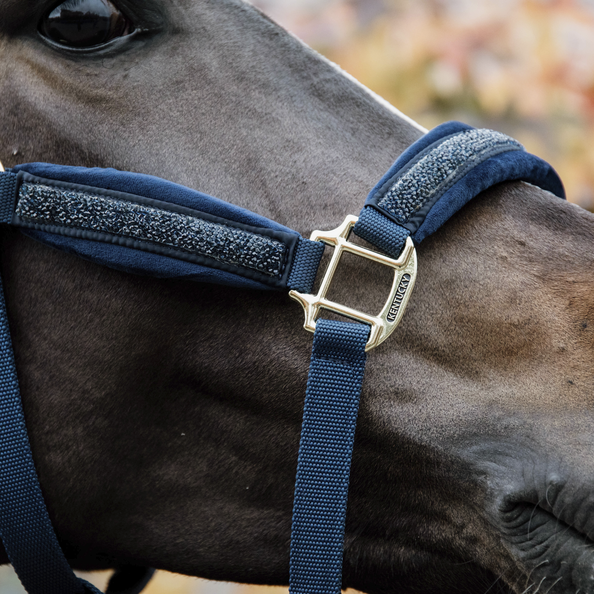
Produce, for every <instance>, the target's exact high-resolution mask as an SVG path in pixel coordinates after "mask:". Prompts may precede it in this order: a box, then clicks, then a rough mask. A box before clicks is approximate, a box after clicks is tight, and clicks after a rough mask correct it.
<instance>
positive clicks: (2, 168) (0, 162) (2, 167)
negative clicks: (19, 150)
mask: <svg viewBox="0 0 594 594" xmlns="http://www.w3.org/2000/svg"><path fill="white" fill-rule="evenodd" d="M0 171H4V166H3V165H2V161H0Z"/></svg>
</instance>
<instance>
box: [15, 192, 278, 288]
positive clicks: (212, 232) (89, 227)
mask: <svg viewBox="0 0 594 594" xmlns="http://www.w3.org/2000/svg"><path fill="white" fill-rule="evenodd" d="M16 214H17V215H18V216H19V217H20V218H21V220H23V221H24V222H27V223H33V224H39V225H55V226H58V227H69V228H73V229H82V230H86V231H95V232H98V233H108V234H110V235H116V236H120V237H127V238H131V239H135V240H139V241H146V242H149V243H151V244H157V245H164V246H168V247H171V248H175V249H178V250H181V251H183V252H187V253H190V254H197V255H200V256H206V257H208V258H213V259H214V260H216V261H218V262H222V263H225V264H231V265H236V266H243V267H245V268H250V269H252V270H257V271H258V272H261V273H263V274H266V275H268V276H279V275H280V274H281V272H282V269H283V264H284V261H285V252H286V250H287V248H286V246H285V245H284V244H283V243H282V242H280V241H277V240H275V239H272V238H270V237H266V236H264V235H259V234H257V233H251V232H249V231H244V230H243V229H237V228H235V227H231V226H229V227H227V226H226V225H221V224H218V223H214V222H211V221H207V220H203V219H199V218H197V217H193V216H190V215H186V214H180V213H176V212H171V211H168V210H161V209H158V208H153V207H150V206H146V205H142V204H136V203H134V202H127V201H125V200H118V199H116V198H110V197H106V196H98V195H93V194H88V193H86V192H79V191H74V190H66V189H63V188H57V187H53V186H48V185H44V184H33V183H27V182H25V183H23V184H22V185H21V187H20V189H19V198H18V202H17V206H16Z"/></svg>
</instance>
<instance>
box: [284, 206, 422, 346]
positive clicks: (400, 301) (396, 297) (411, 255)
mask: <svg viewBox="0 0 594 594" xmlns="http://www.w3.org/2000/svg"><path fill="white" fill-rule="evenodd" d="M357 220H358V218H357V217H356V216H353V215H349V216H347V218H346V219H345V220H344V222H343V223H342V225H340V227H337V228H336V229H333V230H332V231H314V232H313V233H312V234H311V237H310V239H311V240H312V241H322V242H323V243H326V244H328V245H332V246H334V248H335V249H334V254H332V259H331V260H330V264H328V268H327V270H326V274H325V275H324V279H323V280H322V284H321V285H320V290H319V291H318V294H317V295H310V294H307V293H299V292H298V291H290V292H289V295H290V296H291V297H292V298H293V299H295V300H296V301H299V303H301V305H302V306H303V309H304V310H305V324H304V325H303V327H304V328H305V329H306V330H308V331H309V332H315V329H316V319H317V318H318V316H319V314H320V310H321V309H326V310H329V311H333V312H335V313H338V314H340V315H343V316H346V317H348V318H351V319H353V320H357V321H359V322H363V323H365V324H369V325H370V326H371V332H370V333H369V340H368V341H367V346H366V347H365V350H366V351H369V350H370V349H372V348H373V347H376V346H377V345H378V344H380V343H381V342H383V341H384V340H386V338H388V336H390V334H392V332H393V331H394V330H395V328H396V326H397V325H398V323H399V322H400V320H401V318H402V315H403V314H404V310H405V309H406V304H407V303H408V299H409V297H410V294H411V293H412V289H413V287H414V284H415V279H416V276H417V254H416V251H415V248H414V245H413V242H412V240H411V239H410V237H408V238H407V240H406V244H405V246H404V249H403V250H402V254H400V257H399V258H398V259H397V260H394V259H393V258H390V257H388V256H384V255H383V254H380V253H378V252H374V251H372V250H368V249H366V248H364V247H362V246H359V245H355V244H354V243H350V242H349V241H348V237H349V234H350V232H351V229H352V228H353V226H354V225H355V223H356V222H357ZM342 252H350V253H351V254H355V255H357V256H361V257H363V258H368V259H369V260H373V261H374V262H379V263H380V264H385V265H386V266H389V267H390V268H393V269H394V281H393V282H392V288H391V289H390V296H389V297H388V300H387V301H386V304H385V305H384V307H383V309H382V311H381V312H380V313H379V315H377V316H371V315H368V314H366V313H363V312H361V311H358V310H356V309H352V308H350V307H347V306H346V305H341V304H340V303H336V302H335V301H329V300H328V299H326V294H327V293H328V289H329V288H330V283H331V282H332V277H333V276H334V272H335V271H336V268H337V267H338V262H339V261H340V256H341V255H342Z"/></svg>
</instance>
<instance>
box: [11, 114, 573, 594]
mask: <svg viewBox="0 0 594 594" xmlns="http://www.w3.org/2000/svg"><path fill="white" fill-rule="evenodd" d="M518 179H521V180H525V181H528V182H530V183H533V184H535V185H538V186H540V187H542V188H544V189H545V190H549V191H551V192H553V193H554V194H556V195H557V196H559V197H561V198H563V197H564V193H563V186H562V184H561V181H560V180H559V178H558V176H557V174H556V173H555V172H554V170H553V169H552V168H551V167H550V166H549V165H548V164H546V163H545V162H544V161H542V160H541V159H538V158H537V157H535V156H534V155H530V154H528V153H526V152H525V151H524V150H523V148H522V147H521V145H519V144H518V143H517V142H516V141H515V140H513V139H511V138H509V137H507V136H505V135H503V134H499V133H497V132H492V131H490V130H475V129H474V128H471V127H469V126H466V125H464V124H460V123H458V122H450V123H447V124H444V125H442V126H439V127H437V128H436V129H435V130H432V131H431V132H429V133H428V134H427V135H425V136H424V137H422V138H421V139H420V140H418V141H417V142H416V143H415V144H413V145H412V146H411V147H410V148H409V149H407V150H406V151H405V152H404V153H403V154H402V155H401V157H400V158H399V159H398V160H397V161H396V163H394V165H393V166H392V167H391V168H390V170H389V171H388V172H387V173H386V175H385V176H384V177H383V178H382V179H381V180H380V182H379V183H378V184H377V186H376V187H375V188H374V189H373V190H372V191H371V193H370V194H369V197H368V199H367V202H366V205H365V207H364V208H363V210H362V212H361V215H360V217H359V219H358V220H357V217H347V219H346V220H345V222H344V223H343V225H341V226H340V227H339V228H338V229H336V230H335V231H333V232H327V233H323V232H318V231H316V232H314V234H313V235H312V238H311V240H308V239H304V238H302V237H301V236H300V235H299V234H298V233H297V232H296V231H293V230H291V229H288V228H287V227H283V226H282V225H279V224H278V223H275V222H274V221H270V220H268V219H265V218H264V217H261V216H259V215H256V214H255V213H251V212H249V211H246V210H244V209H240V208H237V207H235V206H233V205H231V204H228V203H225V202H222V201H221V200H217V199H216V198H213V197H210V196H207V195H205V194H202V193H200V192H196V191H195V190H191V189H189V188H185V187H183V186H179V185H176V184H172V183H171V182H167V181H165V180H162V179H159V178H156V177H152V176H147V175H139V174H134V173H128V172H120V171H116V170H114V169H86V168H82V167H64V166H58V165H51V164H47V163H28V164H24V165H19V166H17V167H15V168H13V169H12V170H11V171H10V172H6V173H2V172H0V223H6V224H10V225H13V226H16V227H19V228H20V229H21V230H22V231H23V232H24V233H26V234H27V235H29V236H31V237H33V238H34V239H37V240H39V241H42V242H44V243H46V244H49V245H51V246H53V247H56V248H59V249H63V250H66V251H68V252H70V253H75V254H78V255H80V256H82V257H83V258H86V259H89V260H92V261H94V262H96V263H99V264H103V265H107V266H111V267H113V268H117V269H119V270H126V271H128V272H133V273H139V274H150V275H153V276H157V277H165V278H180V279H186V280H198V281H201V282H214V283H219V284H226V285H230V286H236V287H251V288H260V289H277V290H285V291H286V290H291V293H290V294H291V296H292V297H294V298H295V299H297V300H298V301H299V302H300V303H301V304H302V306H303V307H304V310H305V313H306V322H305V328H306V329H308V330H310V331H312V332H313V331H315V335H314V345H313V353H312V358H311V366H310V371H309V378H308V382H307V392H306V399H305V408H304V415H303V427H302V434H301V442H300V448H299V459H298V469H297V480H296V485H295V499H294V509H293V526H292V532H291V560H290V590H291V593H292V594H338V592H339V591H340V589H341V587H342V557H343V546H344V532H345V518H346V508H347V496H348V486H349V476H350V467H351V457H352V451H353V443H354V436H355V427H356V422H357V413H358V408H359V397H360V394H361V387H362V382H363V372H364V367H365V361H366V351H368V350H369V349H371V348H373V347H374V346H376V345H377V344H379V343H380V342H382V340H384V339H386V338H387V337H388V336H389V334H390V333H391V332H392V331H393V330H394V328H395V327H396V325H397V324H398V322H399V320H400V318H401V317H402V314H403V313H404V308H405V307H406V303H407V301H408V299H409V297H410V293H411V291H412V288H413V285H414V276H415V274H416V255H415V251H414V247H413V241H414V242H415V243H419V242H420V241H422V240H423V239H424V238H425V237H426V236H428V235H430V234H431V233H433V232H434V231H435V230H437V229H438V228H439V227H440V226H441V225H442V224H443V223H444V222H445V221H447V219H448V218H449V217H451V216H452V215H453V214H454V213H455V212H456V211H458V210H459V209H460V208H461V207H462V206H463V205H464V204H466V203H467V202H468V201H469V200H470V199H471V198H473V197H474V196H476V195H477V194H478V193H480V192H481V191H482V190H485V189H486V188H488V187H490V186H492V185H494V184H496V183H499V182H502V181H506V180H518ZM353 226H354V232H355V233H356V234H358V235H359V236H360V237H362V238H363V239H366V240H367V241H368V242H370V243H371V244H372V245H373V246H375V247H376V248H378V249H379V250H380V251H381V252H383V253H379V252H375V251H372V250H368V249H366V248H363V247H361V246H359V245H356V244H352V243H350V242H349V241H348V237H349V233H350V231H351V229H353ZM324 243H326V244H330V245H332V246H334V247H335V253H334V256H333V258H332V260H331V262H330V265H329V269H328V271H327V274H326V277H325V278H324V280H323V281H322V283H321V285H320V289H319V291H318V293H317V295H312V294H311V291H312V287H313V283H314V280H315V277H316V273H317V270H318V266H319V263H320V260H321V256H322V253H323V251H324V245H323V244H324ZM344 251H347V252H350V253H352V254H356V255H359V256H361V257H364V258H368V259H371V260H374V261H376V262H380V263H382V264H385V265H387V266H390V267H391V268H393V269H394V270H395V276H394V283H393V286H392V290H391V293H390V296H389V299H388V300H387V302H386V305H385V306H384V309H383V310H382V312H381V313H380V314H379V315H377V316H375V315H370V314H365V313H363V312H358V311H355V310H353V309H351V308H349V307H346V306H343V305H340V304H338V303H335V302H332V301H329V300H328V299H327V297H326V294H327V292H328V290H329V287H330V283H331V279H332V274H333V273H334V271H335V269H336V267H337V266H338V265H339V260H340V254H341V253H342V252H344ZM386 254H388V255H386ZM394 258H395V259H394ZM322 310H330V311H334V312H336V313H339V314H342V315H345V316H347V317H349V318H351V319H354V320H357V321H359V322H360V323H352V322H335V321H330V320H324V319H318V317H319V314H320V312H321V311H322ZM0 431H1V433H0V536H1V537H2V541H3V543H4V547H5V549H6V552H7V554H8V556H9V559H10V561H11V563H12V564H13V566H14V568H15V570H16V572H17V574H18V575H19V577H20V579H21V582H22V583H23V585H24V586H25V589H26V590H27V591H28V593H29V594H84V593H85V592H90V593H93V594H98V590H97V589H96V588H94V587H93V586H92V585H90V584H88V583H86V582H85V581H83V580H81V579H79V578H77V577H76V576H75V575H74V573H73V572H72V570H71V569H70V567H69V565H68V563H67V561H66V559H65V557H64V554H63V553H62V550H61V548H60V545H59V543H58V540H57V538H56V535H55V533H54V530H53V527H52V524H51V521H50V518H49V515H48V512H47V509H46V506H45V502H44V499H43V495H42V491H41V487H40V485H39V481H38V478H37V473H36V470H35V465H34V462H33V456H32V454H31V449H30V445H29V440H28V436H27V430H26V426H25V418H24V414H23V410H22V405H21V399H20V395H19V387H18V381H17V372H16V369H15V365H14V357H13V352H12V345H11V339H10V332H9V328H8V317H7V313H6V307H5V305H4V300H3V298H2V297H1V294H0ZM151 575H152V570H150V569H143V568H136V567H129V566H126V567H123V568H121V569H120V570H118V571H117V572H116V574H114V576H113V577H112V580H111V581H110V584H109V588H108V594H137V593H138V592H139V591H140V590H141V589H142V587H143V586H144V585H145V584H146V583H147V582H148V580H149V579H150V576H151Z"/></svg>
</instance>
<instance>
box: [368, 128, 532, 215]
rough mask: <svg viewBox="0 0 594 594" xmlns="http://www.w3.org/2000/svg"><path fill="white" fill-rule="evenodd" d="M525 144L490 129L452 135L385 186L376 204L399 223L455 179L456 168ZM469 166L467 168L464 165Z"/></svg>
mask: <svg viewBox="0 0 594 594" xmlns="http://www.w3.org/2000/svg"><path fill="white" fill-rule="evenodd" d="M523 149H524V147H523V146H522V145H521V144H520V143H519V142H517V141H516V140H514V139H513V138H510V137H509V136H506V135H505V134H501V133H500V132H494V131H493V130H468V131H466V132H462V133H460V134H455V135H454V136H452V137H451V138H448V139H447V140H445V141H444V142H442V143H441V144H440V145H439V146H437V147H435V148H434V149H433V150H431V151H429V152H428V153H427V154H426V155H425V156H423V157H422V158H421V159H420V160H419V161H417V162H416V163H415V164H414V165H413V166H412V167H411V168H410V169H409V170H408V171H406V172H405V173H404V174H403V175H402V176H401V177H399V178H398V180H397V181H396V182H395V183H394V184H393V185H392V186H391V187H390V188H389V189H388V191H387V192H386V194H385V195H384V197H383V198H382V199H381V200H380V201H379V202H378V206H379V207H381V208H383V209H384V210H386V211H387V212H389V213H390V214H391V215H393V216H394V218H395V219H396V221H398V222H399V223H406V222H407V221H408V220H409V219H410V217H411V216H412V215H413V214H414V213H415V212H417V211H418V210H420V209H421V208H423V206H424V205H425V204H426V203H427V202H428V201H429V200H430V199H431V198H432V197H433V196H434V195H435V194H437V193H442V192H443V191H444V186H446V185H448V184H453V183H455V181H456V180H457V175H458V171H459V169H460V168H461V167H463V166H464V170H466V169H467V168H469V167H472V164H474V163H475V161H480V160H483V159H484V158H485V156H486V154H488V155H489V156H494V155H496V154H499V153H503V152H506V151H510V150H523ZM467 166H468V167H467Z"/></svg>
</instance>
